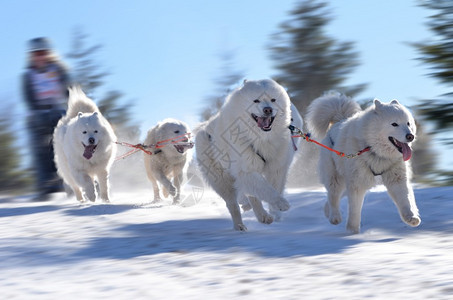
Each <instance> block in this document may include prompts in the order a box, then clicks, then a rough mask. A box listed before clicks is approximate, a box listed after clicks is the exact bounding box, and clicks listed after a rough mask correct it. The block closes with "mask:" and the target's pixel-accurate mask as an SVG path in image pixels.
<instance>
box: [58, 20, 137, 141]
mask: <svg viewBox="0 0 453 300" xmlns="http://www.w3.org/2000/svg"><path fill="white" fill-rule="evenodd" d="M88 37H89V36H88V35H87V34H85V33H84V32H83V31H82V29H81V28H79V27H78V28H76V29H75V30H74V39H73V42H72V51H71V52H70V53H68V54H67V58H68V59H70V60H71V61H72V62H73V63H72V68H71V70H72V71H71V78H72V81H73V82H74V84H78V85H80V86H81V87H82V89H83V91H84V92H85V93H86V94H87V95H88V96H89V97H91V98H93V99H94V100H96V102H97V104H98V107H99V110H100V111H101V113H102V114H103V115H104V116H105V117H106V118H107V120H109V122H111V123H112V125H113V126H114V127H115V131H120V132H121V133H122V134H123V135H127V136H133V137H135V138H136V137H138V135H139V132H138V126H137V125H136V124H135V123H133V122H132V112H131V109H132V107H133V105H132V101H129V102H128V103H126V104H121V103H120V102H121V98H122V97H123V93H121V92H120V91H108V92H107V93H106V95H104V96H99V89H100V88H101V87H102V86H104V84H105V81H106V77H107V76H108V75H110V73H108V72H106V71H103V70H102V68H101V66H100V65H99V63H98V62H97V61H96V55H97V54H98V51H99V50H101V49H102V45H100V44H96V45H92V46H90V45H89V44H88V42H87V39H88Z"/></svg>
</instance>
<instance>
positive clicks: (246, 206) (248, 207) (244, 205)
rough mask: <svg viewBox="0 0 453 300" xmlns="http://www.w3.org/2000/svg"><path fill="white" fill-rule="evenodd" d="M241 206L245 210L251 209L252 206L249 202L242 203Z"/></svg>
mask: <svg viewBox="0 0 453 300" xmlns="http://www.w3.org/2000/svg"><path fill="white" fill-rule="evenodd" d="M241 208H242V210H243V211H244V212H245V211H249V210H251V209H252V206H251V205H250V203H247V204H242V205H241Z"/></svg>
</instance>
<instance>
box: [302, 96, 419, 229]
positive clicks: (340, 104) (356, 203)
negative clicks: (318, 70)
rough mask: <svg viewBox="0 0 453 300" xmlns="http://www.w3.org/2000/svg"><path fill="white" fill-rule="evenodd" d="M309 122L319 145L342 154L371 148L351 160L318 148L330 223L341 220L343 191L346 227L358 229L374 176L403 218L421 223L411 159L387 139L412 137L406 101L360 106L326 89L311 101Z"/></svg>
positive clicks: (410, 222)
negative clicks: (347, 213) (364, 201)
mask: <svg viewBox="0 0 453 300" xmlns="http://www.w3.org/2000/svg"><path fill="white" fill-rule="evenodd" d="M307 123H308V126H309V129H310V130H311V132H313V133H314V134H315V137H316V138H324V139H323V140H322V143H323V144H325V145H327V146H329V147H331V148H334V149H336V150H339V151H342V152H344V153H346V154H350V153H351V154H352V153H357V152H358V151H360V150H362V149H364V148H365V147H371V150H370V151H369V152H365V153H363V154H361V155H360V156H357V157H356V158H350V159H348V158H344V157H339V156H338V155H336V154H335V153H333V152H331V151H328V150H326V149H322V150H321V154H320V161H319V172H320V176H321V182H322V183H323V184H324V186H325V187H326V189H327V192H328V195H327V196H328V201H327V203H326V206H325V214H326V216H327V217H328V218H329V220H330V222H331V223H332V224H339V223H340V222H341V220H342V218H341V213H340V209H339V205H340V198H341V196H342V193H343V192H344V191H346V194H347V196H348V200H349V201H348V203H349V215H348V222H347V229H348V230H349V231H351V232H353V233H358V232H360V222H361V211H362V205H363V200H364V196H365V193H366V192H367V190H368V189H370V188H371V187H372V186H374V185H375V183H376V176H378V175H380V176H381V177H382V182H383V184H384V185H385V186H386V187H387V191H388V193H389V194H390V196H391V198H392V199H393V201H394V202H395V204H396V206H397V208H398V211H399V213H400V216H401V219H402V220H403V221H404V222H405V223H407V224H408V225H410V226H418V225H419V224H420V222H421V219H420V217H419V214H418V209H417V205H416V203H415V198H414V193H413V190H412V187H411V184H410V179H411V170H410V165H409V162H408V161H403V155H402V153H401V152H399V151H398V150H397V148H396V147H395V146H394V145H393V144H392V143H391V142H390V140H389V137H393V138H396V139H397V140H398V141H401V142H404V143H406V144H407V145H410V144H411V143H410V142H411V141H410V140H408V139H407V136H408V134H409V135H413V136H415V133H416V128H415V122H414V119H413V117H412V115H411V114H410V112H409V111H408V110H407V109H406V108H405V107H404V106H402V105H401V104H399V103H398V101H396V100H393V101H392V102H391V103H388V104H385V103H381V102H380V101H379V100H375V101H374V105H373V106H371V107H369V108H368V109H366V110H364V111H362V110H361V109H360V106H359V105H358V104H357V103H356V102H354V101H353V100H352V99H350V98H348V97H346V96H344V95H340V94H337V93H329V94H326V95H324V96H322V97H320V98H318V99H316V100H314V101H313V103H312V104H311V105H310V106H309V108H308V113H307ZM329 126H330V128H329ZM383 217H384V216H383Z"/></svg>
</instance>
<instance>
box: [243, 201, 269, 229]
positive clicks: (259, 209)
mask: <svg viewBox="0 0 453 300" xmlns="http://www.w3.org/2000/svg"><path fill="white" fill-rule="evenodd" d="M248 199H249V203H250V205H251V206H252V208H253V212H254V213H255V216H256V219H257V220H258V221H259V222H261V223H264V224H271V223H272V222H274V218H273V217H272V216H271V215H270V214H268V213H267V211H266V210H265V209H264V207H263V204H262V203H261V201H260V200H258V199H256V198H255V197H249V198H248Z"/></svg>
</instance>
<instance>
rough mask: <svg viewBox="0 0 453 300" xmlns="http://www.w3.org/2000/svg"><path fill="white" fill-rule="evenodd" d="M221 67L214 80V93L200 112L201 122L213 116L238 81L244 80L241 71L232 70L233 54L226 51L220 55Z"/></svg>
mask: <svg viewBox="0 0 453 300" xmlns="http://www.w3.org/2000/svg"><path fill="white" fill-rule="evenodd" d="M220 58H221V62H222V67H221V68H220V70H219V72H218V73H219V74H221V76H219V77H218V78H216V79H215V81H214V83H215V86H216V89H215V93H214V95H212V96H209V97H207V98H206V102H207V104H208V105H207V107H206V108H205V109H204V110H203V111H202V112H201V120H202V121H206V120H208V119H209V118H210V117H211V116H213V115H215V114H216V113H217V112H218V111H219V110H220V108H221V107H222V105H223V103H224V102H225V98H226V96H227V95H228V94H229V93H230V92H231V91H232V90H233V89H234V87H235V86H236V85H238V83H239V81H240V80H241V79H243V78H244V74H243V72H242V71H235V70H233V69H232V66H233V62H234V52H233V51H226V52H224V53H223V54H222V55H221V57H220Z"/></svg>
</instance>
